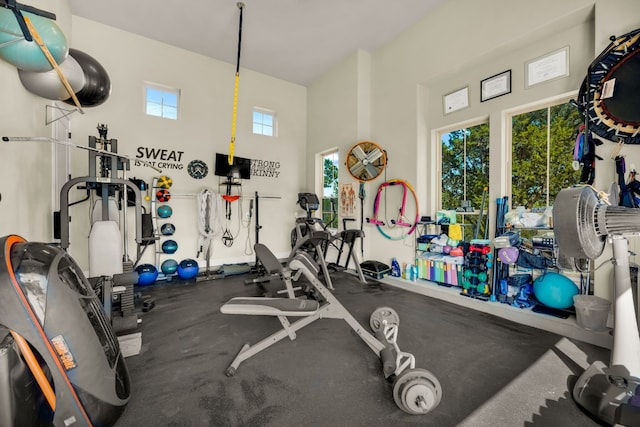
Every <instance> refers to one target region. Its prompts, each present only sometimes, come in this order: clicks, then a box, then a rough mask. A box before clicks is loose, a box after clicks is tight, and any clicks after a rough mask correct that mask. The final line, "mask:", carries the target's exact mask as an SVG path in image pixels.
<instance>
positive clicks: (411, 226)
mask: <svg viewBox="0 0 640 427" xmlns="http://www.w3.org/2000/svg"><path fill="white" fill-rule="evenodd" d="M395 185H400V186H402V204H401V205H400V209H399V211H398V218H397V219H395V220H391V223H392V224H393V225H399V226H401V227H406V228H408V230H409V231H408V232H407V233H406V234H401V235H399V236H391V235H389V234H387V233H385V232H384V230H383V229H382V226H384V225H385V223H384V221H381V220H379V219H378V211H379V208H380V195H381V194H382V190H384V189H385V188H387V187H389V186H395ZM407 190H409V191H410V192H411V194H412V195H413V200H414V202H415V206H416V218H415V220H414V221H413V223H409V222H407V221H406V217H405V208H406V202H407ZM419 211H420V209H419V208H418V196H417V195H416V192H415V190H414V189H413V187H412V186H411V184H409V183H408V182H407V181H405V180H403V179H391V180H389V181H387V182H383V183H382V184H380V186H379V187H378V193H377V194H376V198H375V200H374V202H373V218H370V219H369V218H368V219H367V222H369V223H370V224H375V226H376V227H377V228H378V231H379V232H380V234H382V235H383V236H384V237H386V238H387V239H389V240H402V239H405V238H406V237H407V236H409V235H410V234H411V233H413V231H414V230H415V229H416V225H417V223H418V219H419V213H418V212H419Z"/></svg>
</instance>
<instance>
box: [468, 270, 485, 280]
mask: <svg viewBox="0 0 640 427" xmlns="http://www.w3.org/2000/svg"><path fill="white" fill-rule="evenodd" d="M464 277H465V278H466V279H471V278H473V277H475V278H477V279H478V281H479V282H486V281H487V277H488V276H487V272H486V271H481V272H479V273H474V272H473V271H472V270H465V271H464Z"/></svg>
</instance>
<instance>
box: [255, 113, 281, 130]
mask: <svg viewBox="0 0 640 427" xmlns="http://www.w3.org/2000/svg"><path fill="white" fill-rule="evenodd" d="M275 128H276V126H275V113H274V112H272V111H267V110H262V109H254V110H253V133H254V134H256V135H265V136H275V134H276V132H275Z"/></svg>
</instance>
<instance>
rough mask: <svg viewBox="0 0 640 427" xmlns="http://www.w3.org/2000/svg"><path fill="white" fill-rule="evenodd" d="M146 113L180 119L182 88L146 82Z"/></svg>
mask: <svg viewBox="0 0 640 427" xmlns="http://www.w3.org/2000/svg"><path fill="white" fill-rule="evenodd" d="M144 99H145V113H146V114H147V115H149V116H156V117H162V118H165V119H172V120H178V113H179V105H180V90H179V89H175V88H170V87H164V86H161V85H156V84H152V83H146V84H145V87H144Z"/></svg>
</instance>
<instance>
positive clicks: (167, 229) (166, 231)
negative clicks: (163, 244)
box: [160, 222, 176, 236]
mask: <svg viewBox="0 0 640 427" xmlns="http://www.w3.org/2000/svg"><path fill="white" fill-rule="evenodd" d="M175 232H176V226H175V225H173V224H171V223H170V222H168V223H166V224H162V227H160V233H162V235H163V236H172V235H173V233H175Z"/></svg>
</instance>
